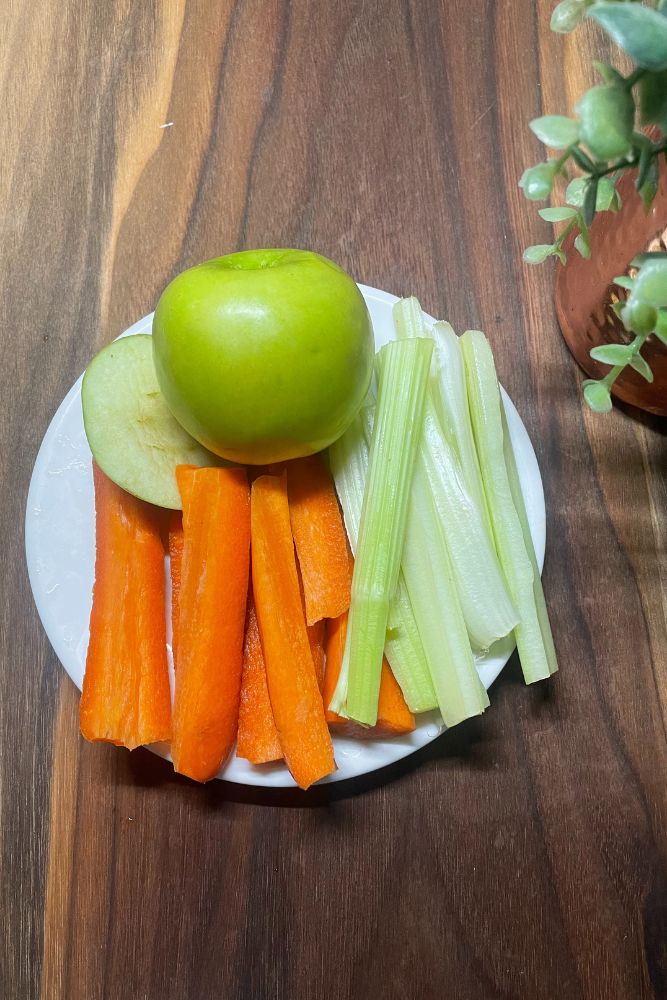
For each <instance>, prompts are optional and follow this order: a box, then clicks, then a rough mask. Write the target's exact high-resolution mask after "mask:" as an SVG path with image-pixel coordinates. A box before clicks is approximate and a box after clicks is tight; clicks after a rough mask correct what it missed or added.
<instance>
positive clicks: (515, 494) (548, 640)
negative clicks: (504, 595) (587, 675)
mask: <svg viewBox="0 0 667 1000" xmlns="http://www.w3.org/2000/svg"><path fill="white" fill-rule="evenodd" d="M500 415H501V417H502V421H503V453H504V455H505V465H506V466H507V475H508V478H509V482H510V490H511V492H512V500H513V501H514V506H515V507H516V512H517V514H518V515H519V521H520V522H521V530H522V532H523V540H524V544H525V546H526V551H527V553H528V555H529V556H530V561H531V564H532V567H533V596H534V598H535V607H536V608H537V620H538V621H539V623H540V631H541V633H542V642H543V643H544V650H545V653H546V657H547V662H548V664H549V673H550V674H555V673H556V671H557V670H558V662H557V660H556V649H555V647H554V637H553V634H552V631H551V623H550V622H549V612H548V611H547V605H546V601H545V600H544V588H543V587H542V578H541V577H540V568H539V566H538V565H537V556H536V555H535V546H534V545H533V536H532V535H531V533H530V525H529V524H528V514H527V513H526V505H525V503H524V499H523V493H522V492H521V482H520V480H519V472H518V470H517V467H516V457H515V455H514V448H513V447H512V439H511V437H510V432H509V427H508V426H507V416H506V414H505V407H504V406H501V407H500Z"/></svg>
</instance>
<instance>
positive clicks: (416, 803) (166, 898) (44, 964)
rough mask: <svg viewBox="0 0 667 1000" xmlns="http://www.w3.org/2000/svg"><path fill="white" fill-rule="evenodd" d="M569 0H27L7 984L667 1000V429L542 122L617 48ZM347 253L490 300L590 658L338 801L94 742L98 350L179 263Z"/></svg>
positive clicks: (303, 995)
mask: <svg viewBox="0 0 667 1000" xmlns="http://www.w3.org/2000/svg"><path fill="white" fill-rule="evenodd" d="M552 6H553V4H552V3H551V2H550V0H539V2H537V0H535V2H534V0H447V2H445V0H337V2H335V3H332V2H326V3H325V2H324V0H292V2H290V0H187V2H186V0H141V2H131V0H109V2H107V3H85V2H81V0H79V2H77V0H60V2H58V3H56V2H55V0H34V2H33V3H31V4H25V3H22V2H20V0H3V2H2V4H0V39H1V41H0V109H1V111H0V117H1V120H2V130H1V133H0V143H1V146H2V155H1V156H0V234H1V239H0V247H1V254H2V258H1V259H2V265H1V267H0V310H1V317H2V320H1V327H0V379H1V381H2V387H1V397H0V398H1V400H2V420H1V421H0V469H1V480H0V481H1V484H2V485H1V489H2V503H1V505H0V523H1V526H2V537H3V538H4V540H5V549H4V554H3V559H2V562H3V567H2V574H1V575H0V587H1V588H2V603H1V608H0V664H1V667H0V736H1V739H2V744H1V751H0V754H1V755H0V809H1V822H0V852H1V862H0V864H1V867H0V914H1V921H0V923H1V927H0V996H1V997H2V998H3V1000H33V998H34V1000H38V998H39V1000H61V998H62V1000H102V998H104V1000H125V998H127V1000H158V998H159V1000H185V998H188V1000H195V998H196V1000H212V998H224V1000H236V998H239V1000H241V998H243V1000H246V998H248V1000H269V998H272V1000H320V998H323V1000H324V998H325V1000H348V998H354V1000H356V998H370V1000H399V998H406V997H410V998H411V997H419V998H422V1000H440V998H442V997H453V998H457V1000H458V998H461V1000H487V998H528V1000H554V998H559V1000H580V998H586V1000H588V998H591V1000H593V998H595V1000H598V998H599V1000H637V998H649V997H656V998H658V997H667V832H666V830H667V741H666V720H667V630H666V624H665V610H666V601H665V593H666V591H665V585H666V582H667V581H666V580H665V576H666V575H667V562H666V559H665V551H666V540H667V539H666V534H667V518H666V513H667V495H666V494H667V487H666V478H665V465H666V460H667V443H666V438H665V430H666V425H665V423H664V422H663V423H660V422H658V421H656V420H653V419H650V418H647V417H644V416H641V415H639V414H637V413H634V412H631V411H628V410H623V409H616V410H615V412H614V413H613V414H612V415H611V416H608V417H604V418H600V417H597V416H594V415H592V414H590V413H588V412H586V411H585V410H584V409H583V408H582V403H581V393H580V388H581V386H580V374H579V372H578V370H577V369H576V366H575V364H574V362H573V361H572V360H571V358H570V356H569V354H568V353H567V350H566V348H565V346H564V344H563V342H562V339H561V337H560V334H559V331H558V328H557V325H556V322H555V318H554V311H553V305H552V286H553V272H552V271H551V269H550V267H549V266H547V267H544V268H533V269H527V268H526V267H524V266H523V265H522V263H521V249H522V248H523V247H524V246H525V245H527V244H528V243H534V242H544V241H545V238H546V237H547V236H548V233H549V227H548V226H547V225H546V223H542V222H541V221H540V220H539V219H537V217H536V213H535V211H534V209H533V208H532V207H530V206H528V205H526V203H525V202H524V201H523V199H522V197H521V195H520V192H519V190H518V188H517V179H518V177H519V176H520V174H521V172H522V170H523V168H524V167H525V166H526V165H527V164H529V163H531V162H534V161H535V160H537V159H538V158H539V157H540V155H541V150H540V147H539V145H538V143H537V141H536V140H535V139H534V138H533V137H532V135H531V133H530V132H529V131H528V129H527V127H526V123H527V121H528V120H529V119H530V118H532V117H534V116H535V115H537V114H540V113H542V112H543V111H547V112H549V111H550V112H557V111H563V110H565V109H566V108H567V107H568V106H571V105H572V104H573V103H574V100H575V99H576V97H577V96H578V94H580V93H581V91H582V89H583V88H584V87H585V86H586V85H589V84H590V83H591V82H592V70H591V69H590V67H589V63H590V59H591V58H592V57H595V56H597V57H600V56H604V55H605V52H606V49H605V46H604V44H603V42H602V39H601V36H600V35H599V34H598V33H597V32H596V31H595V30H594V29H593V28H591V27H586V28H584V29H583V30H580V31H579V32H578V33H577V34H576V35H575V36H573V37H572V38H569V39H563V38H562V37H558V36H554V35H552V34H551V33H550V32H549V30H548V24H549V16H550V12H551V9H552ZM272 245H277V246H281V245H285V246H300V247H309V248H313V249H315V250H318V251H321V252H322V253H324V254H327V255H329V256H331V257H333V258H335V259H336V260H338V261H339V262H340V263H341V264H342V265H343V266H344V267H346V268H347V269H349V270H350V271H351V272H352V273H353V274H354V275H355V276H356V277H357V278H358V279H359V280H361V281H364V282H366V283H368V284H371V285H376V286H379V287H381V288H385V289H388V290H390V291H393V292H396V293H414V294H416V295H418V296H419V297H420V299H421V301H422V304H423V305H424V308H426V309H428V311H429V312H431V313H434V314H437V315H439V316H446V317H448V318H449V319H450V320H451V322H452V323H453V324H454V325H455V327H456V328H458V329H460V330H462V329H464V328H466V327H469V326H480V327H482V328H483V329H485V330H486V331H487V332H488V334H489V336H490V337H491V340H492V342H493V345H494V348H495V351H496V356H497V360H498V367H499V370H500V375H501V378H502V381H503V382H504V384H505V385H506V387H507V389H508V391H509V392H510V394H511V395H512V397H513V399H514V400H515V402H516V404H517V407H518V409H519V411H520V413H521V414H522V416H523V418H524V420H525V422H526V425H527V427H528V429H529V431H530V433H531V435H532V437H533V441H534V442H535V448H536V451H537V454H538V457H539V460H540V463H541V467H542V471H543V476H544V485H545V491H546V502H547V512H548V545H547V560H546V568H545V575H544V579H545V587H546V592H547V597H548V603H549V607H550V611H551V615H552V620H553V626H554V632H555V635H556V643H557V647H558V652H559V656H560V664H561V671H560V673H559V675H558V676H557V678H556V679H555V680H554V681H553V682H552V683H550V684H549V685H547V686H544V687H540V688H538V689H531V690H526V689H525V688H524V687H523V685H522V682H521V679H520V673H519V669H518V666H517V664H516V662H515V660H512V661H511V664H510V666H509V667H508V669H507V670H506V671H505V672H504V673H503V674H502V676H501V679H500V680H499V681H498V682H497V683H496V684H495V685H494V687H493V689H492V702H493V705H492V710H491V711H489V712H488V713H487V714H486V715H485V716H484V717H483V718H482V719H481V720H479V721H475V722H472V723H470V724H468V725H465V726H461V727H459V728H458V729H456V730H455V731H453V732H451V733H449V734H446V735H445V736H444V737H441V738H440V739H439V740H438V741H436V742H435V743H434V744H432V745H431V746H430V747H428V748H427V749H425V750H424V751H422V752H420V753H419V754H417V755H415V756H413V757H411V758H409V759H408V760H406V761H405V762H403V763H402V764H401V765H400V766H396V767H395V768H393V769H391V770H390V771H389V772H386V773H383V774H381V775H378V776H374V777H372V778H370V779H368V780H365V781H359V782H355V783H353V784H351V785H348V786H342V787H341V786H333V787H331V788H327V789H315V790H314V791H313V792H312V793H309V794H308V795H303V794H298V795H297V794H296V793H294V794H288V793H284V792H272V793H264V792H262V791H260V790H258V791H252V790H247V789H242V788H239V787H235V786H232V785H228V784H225V783H222V782H216V783H215V784H213V785H211V786H208V787H206V788H204V789H202V788H198V787H193V786H192V785H191V784H189V783H187V782H186V781H184V780H179V779H177V778H175V777H174V775H173V774H172V772H171V770H170V768H169V766H168V765H166V764H165V763H164V762H163V761H161V760H158V759H157V758H155V757H153V756H152V755H150V754H149V753H147V752H146V751H143V750H139V751H137V752H136V753H135V754H133V755H131V756H130V755H129V754H127V753H123V752H119V751H116V750H114V749H111V748H106V747H100V746H89V745H85V744H84V743H83V742H82V740H81V739H80V737H79V735H78V725H77V709H78V694H77V692H76V691H75V689H74V687H73V685H72V684H71V683H70V682H69V680H68V679H67V677H66V676H65V674H64V672H63V670H62V669H61V668H60V666H59V664H58V662H57V660H56V657H55V655H54V653H53V651H52V650H51V648H50V646H49V643H48V641H47V639H46V637H45V635H44V633H43V631H42V629H41V626H40V624H39V621H38V618H37V613H36V611H35V608H34V605H33V602H32V597H31V593H30V589H29V585H28V579H27V574H26V569H25V560H24V554H23V530H22V524H23V517H24V509H25V499H26V492H27V488H28V482H29V478H30V473H31V469H32V464H33V461H34V458H35V454H36V451H37V448H38V446H39V443H40V440H41V438H42V435H43V434H44V431H45V430H46V427H47V425H48V422H49V420H50V419H51V416H52V415H53V413H54V411H55V409H56V407H57V405H58V403H59V402H60V400H61V399H62V397H63V395H64V393H65V392H66V390H67V389H68V388H69V386H70V385H71V383H72V382H73V380H74V379H75V377H76V376H77V375H78V374H79V373H80V372H81V371H82V369H83V368H84V367H85V365H86V364H87V362H88V361H89V359H90V358H91V356H92V354H93V353H94V351H95V350H96V349H97V348H99V347H100V346H101V345H102V344H104V343H106V342H107V341H109V340H110V339H111V338H113V337H115V336H116V335H117V334H118V333H119V332H120V331H121V330H123V329H124V328H125V327H126V326H127V325H129V324H130V323H131V322H133V321H134V320H136V319H137V318H138V317H140V316H143V315H144V314H145V313H146V312H148V311H149V310H150V309H151V308H153V307H154V304H155V302H156V298H157V296H158V295H159V292H160V290H161V289H162V288H163V286H164V285H165V283H166V282H167V281H168V280H169V279H170V278H171V277H172V276H173V275H174V274H176V273H177V272H178V271H179V270H181V269H182V268H183V267H186V266H188V265H190V264H194V263H196V262H198V261H200V260H203V259H205V258H207V257H211V256H214V255H218V254H221V253H225V252H227V251H231V250H234V249H237V248H245V247H257V246H272Z"/></svg>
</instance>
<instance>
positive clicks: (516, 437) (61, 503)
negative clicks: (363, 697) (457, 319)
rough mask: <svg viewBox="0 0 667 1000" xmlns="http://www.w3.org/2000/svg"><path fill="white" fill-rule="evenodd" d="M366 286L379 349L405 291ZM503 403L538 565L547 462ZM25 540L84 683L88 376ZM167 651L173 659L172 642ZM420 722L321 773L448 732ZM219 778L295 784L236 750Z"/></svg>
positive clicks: (49, 435) (91, 555)
mask: <svg viewBox="0 0 667 1000" xmlns="http://www.w3.org/2000/svg"><path fill="white" fill-rule="evenodd" d="M359 287H360V289H361V291H362V293H363V296H364V298H365V300H366V303H367V305H368V309H369V311H370V315H371V319H372V322H373V330H374V333H375V343H376V347H378V348H379V347H381V346H382V345H383V344H386V343H387V341H389V340H391V339H393V330H394V328H393V321H392V306H393V305H394V303H395V302H397V301H398V300H397V298H396V296H395V295H390V294H388V293H387V292H382V291H379V290H378V289H376V288H368V287H366V286H365V285H360V286H359ZM152 319H153V317H152V315H150V316H145V317H144V318H143V319H142V320H139V322H138V323H135V324H134V326H132V327H130V329H129V330H126V331H125V333H124V334H122V336H132V335H133V334H136V333H150V332H151V323H152ZM425 321H426V323H427V324H428V325H432V324H433V323H434V322H435V321H434V320H433V318H432V317H430V316H427V315H426V314H425ZM503 402H504V404H505V410H506V413H507V420H508V424H509V429H510V435H511V438H512V444H513V446H514V451H515V454H516V459H517V466H518V469H519V476H520V479H521V488H522V491H523V495H524V498H525V501H526V509H527V512H528V520H529V522H530V528H531V533H532V536H533V542H534V544H535V551H536V553H537V559H538V562H539V565H540V569H541V567H542V564H543V562H544V546H545V533H546V527H545V510H544V492H543V488H542V479H541V477H540V470H539V468H538V465H537V459H536V457H535V452H534V451H533V446H532V444H531V442H530V438H529V437H528V433H527V432H526V429H525V427H524V425H523V423H522V422H521V418H520V417H519V415H518V413H517V411H516V409H515V408H514V405H513V403H512V402H511V400H510V399H509V398H508V396H507V395H506V394H505V392H504V390H503ZM25 541H26V557H27V562H28V574H29V577H30V584H31V587H32V592H33V595H34V598H35V604H36V605H37V610H38V612H39V616H40V618H41V620H42V624H43V626H44V629H45V631H46V634H47V635H48V637H49V640H50V642H51V645H52V646H53V648H54V650H55V652H56V654H57V656H58V659H59V660H60V662H61V663H62V665H63V666H64V668H65V670H66V671H67V673H68V674H69V676H70V677H71V678H72V680H73V681H74V683H75V684H76V686H77V687H78V688H79V690H81V685H82V683H83V673H84V667H85V662H86V649H87V647H88V619H89V616H90V607H91V596H92V586H93V574H94V564H95V507H94V499H93V480H92V467H91V454H90V449H89V448H88V442H87V441H86V435H85V433H84V429H83V417H82V413H81V378H79V379H78V380H77V381H76V382H75V384H74V385H73V386H72V388H71V389H70V391H69V392H68V393H67V395H66V396H65V398H64V400H63V401H62V403H61V404H60V406H59V407H58V410H57V412H56V414H55V416H54V418H53V420H52V421H51V424H50V425H49V429H48V430H47V432H46V434H45V436H44V440H43V441H42V444H41V447H40V449H39V453H38V455H37V459H36V461H35V467H34V469H33V473H32V479H31V482H30V489H29V491H28V501H27V509H26V524H25ZM167 579H169V575H168V574H167ZM168 648H169V647H168ZM513 648H514V645H513V643H511V642H508V641H507V640H503V642H502V643H499V644H498V645H497V646H496V647H494V648H492V649H491V651H490V652H489V654H488V655H487V656H485V657H484V658H483V659H480V660H479V662H478V669H479V673H480V677H481V679H482V681H483V683H484V684H485V686H486V687H487V688H488V687H489V685H490V684H491V683H492V682H493V681H494V680H495V679H496V677H497V676H498V674H499V673H500V671H501V670H502V668H503V667H504V665H505V663H506V662H507V660H508V658H509V656H510V654H511V652H512V650H513ZM169 658H170V661H171V649H170V648H169ZM417 721H418V725H417V728H416V729H415V731H414V732H413V733H410V735H408V736H403V737H400V738H398V739H393V740H377V741H375V740H373V741H358V740H353V739H342V738H339V737H334V750H335V756H336V762H337V764H338V770H337V771H336V772H335V773H334V774H331V775H329V777H328V778H324V779H323V780H324V781H342V780H344V779H346V778H353V777H356V776H357V775H361V774H366V773H368V772H369V771H374V770H376V769H377V768H379V767H384V766H385V765H387V764H392V763H394V761H397V760H400V758H401V757H405V756H406V755H407V754H410V753H413V752H414V751H415V750H417V749H419V747H423V746H424V745H425V744H427V743H430V742H431V740H434V739H435V738H436V737H437V736H438V735H439V734H440V732H441V731H442V725H441V722H440V718H439V716H438V714H437V713H436V712H430V713H426V714H424V715H421V716H418V717H417ZM73 738H74V734H73ZM150 749H152V750H155V752H157V753H159V754H161V755H162V756H168V750H167V748H166V747H163V746H160V745H155V746H152V747H151V748H150ZM218 777H219V778H225V779H226V780H227V781H234V782H238V783H240V784H245V785H268V786H274V787H276V786H293V785H294V781H293V779H292V777H291V775H290V773H289V771H288V770H287V768H286V767H285V766H284V765H282V764H279V763H278V764H265V765H262V766H261V767H257V766H254V765H252V764H250V763H248V761H245V760H242V759H241V758H240V757H236V756H232V757H231V758H230V759H229V761H228V762H227V764H226V765H225V767H224V768H222V770H221V771H220V773H219V775H218Z"/></svg>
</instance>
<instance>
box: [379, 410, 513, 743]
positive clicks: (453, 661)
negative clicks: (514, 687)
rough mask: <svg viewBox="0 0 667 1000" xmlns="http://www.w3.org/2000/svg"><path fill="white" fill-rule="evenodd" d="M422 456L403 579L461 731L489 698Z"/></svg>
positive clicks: (450, 718) (448, 718) (442, 695)
mask: <svg viewBox="0 0 667 1000" xmlns="http://www.w3.org/2000/svg"><path fill="white" fill-rule="evenodd" d="M425 407H428V401H427V402H426V404H425ZM361 422H362V425H363V428H364V433H365V434H366V437H367V438H370V436H371V435H372V433H373V412H372V410H370V409H366V410H364V411H363V413H362V421H361ZM421 451H422V448H421V445H420V451H419V452H418V453H417V458H416V460H415V471H414V475H413V481H412V494H411V497H410V505H409V507H408V520H407V525H406V532H405V544H404V546H403V555H402V557H401V563H402V573H401V576H402V578H403V579H404V580H405V588H406V595H405V596H406V600H407V601H408V602H409V604H410V607H411V609H412V611H413V614H414V617H415V621H416V625H417V630H418V635H419V638H420V641H421V644H422V648H423V649H424V651H425V654H426V660H427V663H428V668H429V673H430V677H431V682H432V685H433V688H434V689H435V695H436V699H437V705H438V707H439V709H440V714H441V715H442V717H443V720H444V722H445V724H446V725H447V726H455V725H457V723H459V722H462V721H463V720H464V719H467V718H469V717H470V716H472V715H479V714H480V713H481V712H483V711H484V709H485V708H486V707H487V706H488V704H489V699H488V695H487V693H486V691H485V689H484V685H483V684H482V682H481V681H480V678H479V674H478V673H477V669H476V667H475V663H474V658H473V655H472V650H471V648H470V643H469V640H468V633H467V629H466V624H465V618H464V616H463V612H462V610H461V605H460V601H459V596H458V592H457V588H456V585H455V582H454V576H453V573H452V564H451V560H450V558H449V554H448V550H447V544H446V541H445V537H444V532H443V530H442V529H443V522H442V519H441V517H440V516H439V514H438V511H437V508H436V505H435V503H434V499H433V493H432V491H431V488H430V484H429V482H428V475H427V473H426V467H425V463H424V462H423V461H422V460H421V459H422V456H421V454H420V452H421ZM515 620H516V619H515ZM390 626H391V618H390ZM390 662H391V660H390Z"/></svg>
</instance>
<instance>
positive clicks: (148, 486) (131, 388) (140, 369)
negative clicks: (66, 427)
mask: <svg viewBox="0 0 667 1000" xmlns="http://www.w3.org/2000/svg"><path fill="white" fill-rule="evenodd" d="M152 340H153V338H152V337H151V336H149V335H148V334H136V335H135V336H130V337H122V338H121V339H120V340H114V341H113V343H111V344H109V345H108V346H107V347H105V348H103V349H102V350H101V351H100V353H99V354H97V355H96V356H95V357H94V358H93V360H92V361H91V363H90V364H89V365H88V368H87V369H86V372H85V374H84V376H83V385H82V388H81V402H82V405H83V423H84V426H85V429H86V437H87V438H88V444H89V445H90V450H91V451H92V453H93V458H94V459H95V461H96V462H97V464H98V465H99V467H100V468H101V469H102V471H103V472H105V473H106V475H107V476H108V477H109V479H112V480H113V482H114V483H116V484H117V485H118V486H120V487H122V488H123V489H124V490H127V491H128V493H133V494H134V496H136V497H140V498H141V499H142V500H147V501H148V502H149V503H153V504H156V505H157V506H158V507H170V508H172V509H175V510H177V509H180V507H181V498H180V496H179V493H178V487H177V485H176V474H175V472H176V466H177V465H199V466H211V465H221V464H227V463H223V462H222V461H221V460H220V459H219V458H218V457H217V456H216V455H212V454H211V452H209V451H207V450H206V449H205V448H203V447H202V446H201V445H200V444H198V443H197V441H195V440H194V438H192V437H190V435H189V434H188V433H187V431H184V430H183V428H182V427H181V425H180V424H179V423H178V421H177V420H176V418H175V417H173V416H172V414H171V411H170V410H169V408H168V406H167V404H166V403H165V401H164V397H163V395H162V393H161V392H160V387H159V385H158V381H157V376H156V374H155V368H154V366H153V344H152Z"/></svg>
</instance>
